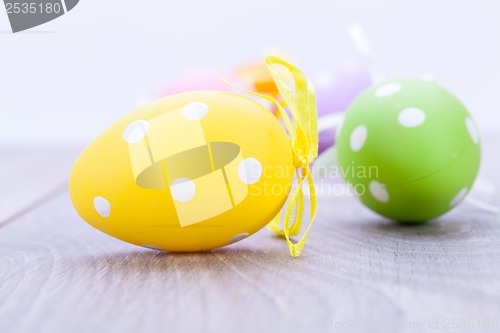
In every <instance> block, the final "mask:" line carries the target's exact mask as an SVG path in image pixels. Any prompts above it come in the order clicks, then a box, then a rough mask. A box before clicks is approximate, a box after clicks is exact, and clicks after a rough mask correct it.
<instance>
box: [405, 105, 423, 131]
mask: <svg viewBox="0 0 500 333" xmlns="http://www.w3.org/2000/svg"><path fill="white" fill-rule="evenodd" d="M425 118H426V115H425V112H424V111H422V110H421V109H419V108H406V109H404V110H403V111H401V112H400V113H399V116H398V122H399V124H400V125H401V126H403V127H410V128H411V127H417V126H420V125H422V124H423V123H424V122H425Z"/></svg>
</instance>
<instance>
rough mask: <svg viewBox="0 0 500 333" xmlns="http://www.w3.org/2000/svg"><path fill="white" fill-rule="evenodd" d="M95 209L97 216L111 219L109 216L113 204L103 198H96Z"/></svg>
mask: <svg viewBox="0 0 500 333" xmlns="http://www.w3.org/2000/svg"><path fill="white" fill-rule="evenodd" d="M94 209H95V210H96V212H97V214H99V215H101V216H102V217H104V218H107V217H109V215H110V214H111V204H110V203H109V201H108V200H106V199H104V198H103V197H95V198H94Z"/></svg>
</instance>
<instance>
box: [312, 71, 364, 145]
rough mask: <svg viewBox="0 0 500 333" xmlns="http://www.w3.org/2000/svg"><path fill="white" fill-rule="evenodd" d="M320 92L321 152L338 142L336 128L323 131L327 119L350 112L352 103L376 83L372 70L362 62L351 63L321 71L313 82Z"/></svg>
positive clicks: (317, 96)
mask: <svg viewBox="0 0 500 333" xmlns="http://www.w3.org/2000/svg"><path fill="white" fill-rule="evenodd" d="M311 81H312V83H313V85H314V90H315V92H316V103H317V108H318V121H319V124H320V126H319V127H320V133H319V152H320V153H321V152H323V151H324V150H325V149H327V148H328V147H331V146H332V145H333V144H334V141H335V128H327V129H324V130H321V127H322V126H321V122H322V119H323V120H324V119H325V118H324V117H325V116H329V115H332V114H334V113H340V112H344V111H345V110H347V108H348V106H349V105H350V104H351V102H352V101H353V100H354V99H355V98H356V97H357V96H358V95H359V94H360V93H361V92H363V91H364V90H365V89H367V88H368V87H370V86H371V85H372V84H373V80H372V77H371V75H370V72H369V71H368V68H367V67H366V66H364V65H362V64H360V63H349V64H346V65H343V66H336V67H331V68H330V69H327V70H323V71H320V72H318V73H317V74H316V75H313V76H312V79H311Z"/></svg>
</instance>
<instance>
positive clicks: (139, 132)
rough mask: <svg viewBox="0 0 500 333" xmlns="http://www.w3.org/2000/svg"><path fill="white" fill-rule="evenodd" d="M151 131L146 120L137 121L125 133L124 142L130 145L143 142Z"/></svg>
mask: <svg viewBox="0 0 500 333" xmlns="http://www.w3.org/2000/svg"><path fill="white" fill-rule="evenodd" d="M148 131H149V123H148V122H147V121H146V120H142V119H140V120H136V121H133V122H131V123H130V124H129V125H128V126H127V128H125V131H123V140H125V141H126V142H128V143H132V144H134V143H139V142H141V141H142V140H143V139H144V137H145V136H146V134H147V133H148Z"/></svg>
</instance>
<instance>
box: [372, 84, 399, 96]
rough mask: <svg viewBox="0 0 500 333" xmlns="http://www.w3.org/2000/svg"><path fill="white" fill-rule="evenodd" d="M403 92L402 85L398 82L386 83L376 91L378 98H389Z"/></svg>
mask: <svg viewBox="0 0 500 333" xmlns="http://www.w3.org/2000/svg"><path fill="white" fill-rule="evenodd" d="M400 90H401V85H400V84H399V83H396V82H391V83H386V84H384V85H383V86H381V87H379V88H377V90H375V96H376V97H387V96H391V95H394V94H395V93H397V92H398V91H400Z"/></svg>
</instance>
